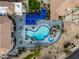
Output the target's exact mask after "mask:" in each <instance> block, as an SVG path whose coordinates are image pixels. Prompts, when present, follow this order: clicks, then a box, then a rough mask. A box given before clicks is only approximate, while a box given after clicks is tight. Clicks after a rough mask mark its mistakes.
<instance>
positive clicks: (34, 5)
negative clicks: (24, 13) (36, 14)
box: [29, 0, 40, 10]
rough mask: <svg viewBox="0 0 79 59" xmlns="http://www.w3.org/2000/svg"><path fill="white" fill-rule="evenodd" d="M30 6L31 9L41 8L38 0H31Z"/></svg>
mask: <svg viewBox="0 0 79 59" xmlns="http://www.w3.org/2000/svg"><path fill="white" fill-rule="evenodd" d="M29 8H30V9H31V10H39V9H40V2H38V1H37V0H29Z"/></svg>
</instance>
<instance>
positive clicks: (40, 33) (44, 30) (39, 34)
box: [26, 25, 49, 41]
mask: <svg viewBox="0 0 79 59" xmlns="http://www.w3.org/2000/svg"><path fill="white" fill-rule="evenodd" d="M26 35H27V36H29V37H33V38H35V39H36V40H37V41H42V40H44V38H45V37H47V36H48V35H49V27H48V26H46V25H40V26H39V27H38V28H37V29H36V30H32V29H30V30H29V31H26Z"/></svg>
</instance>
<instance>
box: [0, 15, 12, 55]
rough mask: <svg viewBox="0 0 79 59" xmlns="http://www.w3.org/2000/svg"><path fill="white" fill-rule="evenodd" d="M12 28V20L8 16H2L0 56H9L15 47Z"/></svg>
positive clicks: (0, 24)
mask: <svg viewBox="0 0 79 59" xmlns="http://www.w3.org/2000/svg"><path fill="white" fill-rule="evenodd" d="M11 28H12V26H11V20H10V19H9V18H8V17H7V16H0V55H2V54H7V53H8V52H9V51H10V50H11V49H12V47H13V43H12V40H11V32H12V30H11Z"/></svg>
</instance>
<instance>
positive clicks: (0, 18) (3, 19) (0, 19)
mask: <svg viewBox="0 0 79 59" xmlns="http://www.w3.org/2000/svg"><path fill="white" fill-rule="evenodd" d="M6 22H11V20H10V19H9V18H8V17H7V16H0V24H3V23H6Z"/></svg>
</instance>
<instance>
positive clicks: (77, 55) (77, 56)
mask: <svg viewBox="0 0 79 59" xmlns="http://www.w3.org/2000/svg"><path fill="white" fill-rule="evenodd" d="M66 59H79V48H78V49H77V50H76V51H74V52H73V53H72V54H71V55H69V56H68V57H67V58H66Z"/></svg>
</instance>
